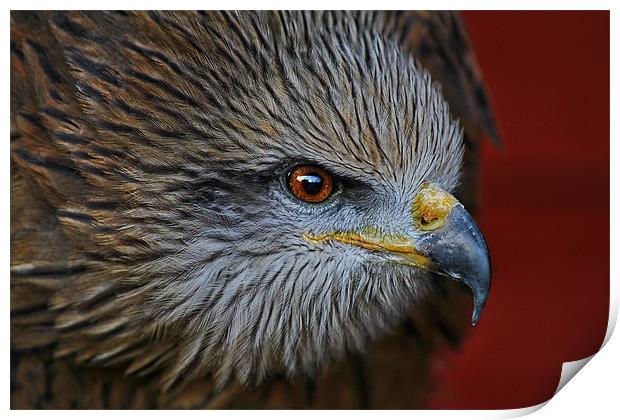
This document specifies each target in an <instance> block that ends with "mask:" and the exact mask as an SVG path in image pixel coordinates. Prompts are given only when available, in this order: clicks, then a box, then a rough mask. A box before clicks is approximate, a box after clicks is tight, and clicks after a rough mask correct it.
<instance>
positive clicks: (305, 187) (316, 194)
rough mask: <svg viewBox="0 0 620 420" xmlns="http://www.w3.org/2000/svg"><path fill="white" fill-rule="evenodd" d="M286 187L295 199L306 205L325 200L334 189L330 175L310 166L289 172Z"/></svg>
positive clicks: (299, 167) (303, 166)
mask: <svg viewBox="0 0 620 420" xmlns="http://www.w3.org/2000/svg"><path fill="white" fill-rule="evenodd" d="M288 187H289V189H290V191H291V193H293V195H294V196H295V197H297V198H299V199H300V200H302V201H305V202H307V203H320V202H322V201H325V200H327V198H329V196H330V195H331V194H332V192H333V189H334V188H333V181H332V177H331V175H330V174H329V173H327V172H326V171H325V170H323V169H321V168H319V167H316V166H311V165H302V166H298V167H296V168H294V169H293V170H291V172H290V173H289V175H288Z"/></svg>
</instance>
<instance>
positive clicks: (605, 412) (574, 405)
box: [0, 0, 620, 420]
mask: <svg viewBox="0 0 620 420" xmlns="http://www.w3.org/2000/svg"><path fill="white" fill-rule="evenodd" d="M619 4H620V3H618V2H617V1H615V0H607V1H604V0H590V1H587V2H585V1H574V0H568V1H567V0H565V1H563V2H561V3H559V2H557V1H550V0H544V1H536V0H522V1H518V2H516V1H502V2H494V1H490V0H485V1H481V0H476V1H467V2H465V1H439V0H435V1H430V0H421V1H416V2H411V1H408V2H404V1H393V0H382V1H381V2H369V1H333V0H331V1H325V0H319V1H312V2H291V1H282V0H271V1H261V2H249V1H241V0H228V1H226V2H225V3H222V2H214V1H188V0H175V1H174V2H164V1H154V0H151V1H144V0H140V1H138V0H125V1H118V0H109V1H106V2H101V1H91V2H88V4H85V2H84V1H76V0H70V1H63V2H58V1H54V2H49V1H48V2H45V1H31V0H23V1H19V2H17V1H12V2H9V5H8V6H9V7H10V8H12V9H49V8H53V9H222V8H227V9H228V8H232V9H237V8H238V9H254V8H261V9H373V8H374V9H378V8H380V9H411V8H416V9H440V10H441V9H443V10H446V9H456V10H461V9H467V10H476V9H490V10H517V9H526V10H558V9H557V6H558V5H561V6H562V7H563V10H611V52H610V53H611V115H612V116H616V117H615V118H612V119H611V127H610V128H611V139H613V140H612V141H611V146H610V147H611V148H610V153H611V165H610V167H611V186H612V187H611V191H610V194H611V215H619V214H620V206H619V190H618V185H619V183H618V178H619V171H620V162H619V161H618V159H619V157H620V147H619V141H620V136H619V135H620V131H619V130H618V117H620V112H619V111H620V109H619V107H618V104H619V102H618V96H619V85H618V75H620V67H619V65H618V52H619V51H620V45H619V42H618V41H619V39H620V38H619V35H620V33H619V27H620V8H619V7H618V5H619ZM171 6H173V7H171ZM4 16H5V17H4V19H5V22H6V26H5V30H4V31H3V32H2V37H3V45H5V49H6V48H7V46H8V45H9V31H8V28H9V26H10V25H9V12H8V10H7V11H6V12H5V15H4ZM4 57H5V60H8V57H9V54H8V53H7V51H6V50H5V54H4ZM1 71H2V72H3V74H4V80H5V83H3V85H2V89H3V93H4V98H5V102H4V106H5V107H6V108H5V109H4V111H3V114H2V115H4V117H5V118H6V120H5V121H6V124H7V125H6V128H5V131H4V132H5V133H7V134H8V132H9V131H10V130H9V126H10V123H9V107H10V103H9V101H10V93H9V80H10V78H9V65H8V63H6V62H5V65H4V66H3V67H2V69H1ZM5 144H7V146H5V147H4V148H3V149H2V154H3V159H4V160H3V162H4V163H5V166H4V167H3V171H4V182H3V183H2V184H1V185H2V193H3V195H2V196H3V197H7V198H5V200H4V205H3V206H2V215H3V218H2V221H3V231H4V235H3V241H2V262H3V267H8V266H9V223H10V222H9V215H10V208H9V200H8V197H9V196H10V185H9V177H10V175H9V165H8V154H9V147H8V141H6V143H5ZM5 154H6V155H5ZM614 187H615V189H614ZM610 223H611V267H610V268H611V271H610V273H611V293H610V296H611V302H610V320H609V324H608V329H607V334H606V336H605V344H604V348H603V349H602V350H601V351H600V353H599V354H597V355H596V356H595V357H593V358H591V360H592V361H591V362H590V363H588V364H587V366H586V367H585V368H584V369H583V370H584V371H583V372H582V373H580V374H579V379H578V380H574V381H570V382H569V383H568V384H566V386H565V387H564V388H562V387H561V386H560V387H558V390H560V389H561V391H560V392H559V393H558V395H557V396H555V397H553V398H552V399H551V400H550V401H549V402H548V403H543V404H540V405H538V406H534V407H529V408H523V409H518V410H489V411H482V410H473V411H443V410H438V411H415V412H409V411H391V412H389V413H387V414H388V415H390V416H394V417H398V418H410V417H411V416H415V417H416V418H420V419H427V418H431V419H449V418H459V419H462V418H471V419H481V418H506V417H516V416H522V415H526V414H530V413H533V412H534V413H535V414H533V415H534V416H535V417H536V418H542V419H546V418H559V417H561V418H563V419H573V418H575V419H582V418H583V417H584V416H594V418H610V417H614V416H616V415H617V414H618V411H619V410H618V404H617V401H618V400H617V398H618V395H617V393H618V384H619V381H618V374H619V373H620V369H619V366H620V362H619V360H618V359H619V357H618V356H619V355H620V343H619V341H618V338H617V337H616V338H613V337H612V332H613V329H614V327H615V324H616V319H617V313H618V296H619V293H618V292H619V291H620V289H619V287H618V279H619V278H620V270H619V260H618V258H617V257H618V256H619V254H618V249H619V248H618V227H619V225H618V221H617V218H616V219H614V217H613V216H612V218H611V221H610ZM7 271H8V270H7ZM7 271H5V273H6V272H7ZM3 293H5V295H4V299H3V301H4V302H5V308H6V310H5V314H6V315H5V317H6V318H5V319H4V323H3V324H2V335H3V337H4V338H5V339H4V343H5V344H4V345H3V346H2V348H1V350H0V351H1V352H2V359H3V361H4V364H3V375H2V378H3V380H2V381H1V385H0V386H1V389H0V395H1V396H2V398H3V399H2V401H3V406H4V409H5V410H6V411H8V410H9V407H10V374H9V372H10V367H9V359H10V356H9V344H8V343H9V342H10V337H9V316H8V308H9V303H10V298H9V288H8V276H6V277H5V288H4V289H3ZM610 338H611V340H610ZM515 351H518V349H515ZM588 360H590V358H588ZM570 366H571V365H569V367H570ZM572 367H573V368H574V367H575V364H572ZM563 375H565V373H564V372H563ZM542 407H544V409H542V410H540V408H542ZM612 413H613V414H612ZM110 414H111V413H110V412H105V411H89V412H88V416H89V417H93V418H101V417H102V416H109V415H110ZM125 414H127V415H132V414H133V412H129V411H127V412H120V413H115V414H112V415H115V416H116V415H125ZM136 414H137V415H144V414H145V413H136ZM382 414H386V413H377V412H375V411H359V412H354V413H353V412H343V411H338V412H330V411H327V412H324V413H320V414H318V413H315V412H313V411H297V412H295V414H294V415H295V416H296V417H298V416H299V417H300V418H304V417H306V418H311V416H316V415H320V416H322V417H323V416H328V417H331V416H334V417H335V416H339V417H340V416H349V415H354V416H355V417H367V418H370V416H372V417H373V418H374V417H375V416H377V415H382ZM10 415H11V416H13V417H15V418H18V417H19V418H23V417H26V418H30V417H34V416H36V417H37V418H39V416H46V417H47V416H49V417H52V418H59V419H61V418H62V419H63V420H64V419H66V418H81V417H82V416H83V415H84V413H82V412H75V411H48V412H29V411H11V412H10ZM148 415H149V416H153V417H154V418H162V419H163V418H168V417H169V416H170V413H167V412H165V411H153V412H150V413H149V414H148ZM174 415H175V416H176V415H183V416H189V417H195V418H202V417H203V416H204V415H209V416H217V417H221V418H233V417H237V416H240V415H251V416H252V418H256V419H261V418H265V419H269V420H272V419H275V418H279V417H281V416H282V417H284V416H285V417H288V416H291V413H287V412H283V411H275V412H274V411H269V412H268V411H253V412H251V413H246V412H234V411H219V412H210V413H209V414H205V413H204V412H201V411H192V412H183V413H178V414H177V413H175V414H174Z"/></svg>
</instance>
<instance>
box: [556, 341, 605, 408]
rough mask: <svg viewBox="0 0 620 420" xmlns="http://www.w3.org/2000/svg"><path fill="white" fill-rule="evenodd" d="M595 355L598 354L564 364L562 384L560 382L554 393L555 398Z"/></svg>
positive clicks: (561, 375) (561, 377) (561, 376)
mask: <svg viewBox="0 0 620 420" xmlns="http://www.w3.org/2000/svg"><path fill="white" fill-rule="evenodd" d="M597 353H598V352H597ZM595 355H596V353H594V354H593V355H591V356H588V357H584V358H583V359H579V360H573V361H572V362H564V363H562V373H561V374H560V382H558V387H557V388H556V389H555V392H554V393H553V397H555V395H556V394H557V393H558V392H560V390H561V389H562V388H564V385H566V384H567V383H568V381H570V380H571V379H572V378H573V376H575V375H576V374H577V372H579V371H580V370H581V368H583V367H584V366H585V365H586V364H587V363H588V362H589V361H590V360H591V359H592V358H593V357H594V356H595ZM553 397H551V398H553Z"/></svg>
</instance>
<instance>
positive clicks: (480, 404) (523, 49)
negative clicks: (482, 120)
mask: <svg viewBox="0 0 620 420" xmlns="http://www.w3.org/2000/svg"><path fill="white" fill-rule="evenodd" d="M462 16H463V18H464V20H465V24H466V26H467V28H468V30H469V32H470V36H471V39H472V42H473V44H474V48H475V50H476V54H477V57H478V61H479V64H480V67H481V69H482V72H483V74H484V76H485V79H486V82H487V86H488V89H489V91H490V95H491V99H492V102H493V104H494V110H495V113H496V119H497V122H498V125H499V130H500V133H501V135H502V140H503V143H504V148H503V150H498V149H497V148H494V147H493V146H492V145H491V144H490V143H489V142H486V144H485V145H484V148H483V156H482V181H483V188H482V193H483V196H482V208H481V213H480V216H479V223H480V226H481V229H482V231H483V232H484V233H485V236H486V238H487V241H488V244H489V248H490V250H491V256H492V261H493V270H494V278H493V289H492V291H491V295H490V297H489V301H488V304H487V307H486V309H485V313H484V314H483V316H482V318H481V321H480V323H479V324H478V326H477V327H475V328H474V329H473V330H472V333H471V335H470V337H469V339H468V340H467V341H466V342H465V344H464V345H463V347H462V349H461V351H460V352H458V353H454V354H451V355H449V357H448V358H446V359H445V360H444V359H442V361H438V363H437V365H436V367H435V375H436V379H437V386H436V389H434V391H433V394H432V396H431V397H432V398H431V401H432V408H444V409H445V408H461V409H463V408H467V409H474V408H478V409H487V408H494V409H499V408H518V407H526V406H531V405H534V404H538V403H540V402H543V401H546V400H548V399H549V398H550V397H551V396H552V395H553V393H554V391H555V389H556V387H557V385H558V381H559V378H560V372H561V367H562V363H563V362H565V361H571V360H576V359H581V358H584V357H586V356H589V355H591V354H593V353H595V352H596V351H597V350H598V349H599V348H600V346H601V344H602V341H603V337H604V336H605V331H606V328H607V319H608V309H609V14H608V13H607V12H463V13H462ZM577 379H578V378H577Z"/></svg>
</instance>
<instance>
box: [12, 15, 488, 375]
mask: <svg viewBox="0 0 620 420" xmlns="http://www.w3.org/2000/svg"><path fill="white" fill-rule="evenodd" d="M42 28H43V29H41V28H40V29H39V30H48V31H50V33H51V34H53V40H54V41H53V42H54V45H56V48H57V50H58V52H57V53H53V54H52V53H50V57H51V58H50V60H51V61H52V62H54V63H55V66H56V69H55V70H50V69H49V68H47V69H46V68H45V67H46V66H45V63H43V64H41V63H38V64H39V66H40V69H39V70H38V71H39V72H40V73H39V76H40V77H41V78H42V79H43V80H47V81H50V80H51V79H54V78H56V79H57V80H51V81H52V82H54V84H55V86H56V89H55V91H54V92H51V93H50V91H49V90H46V89H41V92H39V93H38V94H39V95H41V96H42V97H43V99H40V101H41V102H42V103H45V106H46V107H47V108H46V109H47V110H48V111H47V113H46V112H43V114H44V119H45V123H46V124H47V127H48V130H49V131H48V132H49V135H50V137H51V139H52V142H53V143H54V144H55V145H56V146H55V147H57V148H58V150H60V151H61V152H62V154H63V156H64V157H63V159H65V160H66V161H67V162H68V163H67V165H71V167H72V171H74V172H75V174H76V175H75V177H74V175H73V174H69V175H67V174H61V175H58V177H61V176H62V177H65V178H62V182H60V181H59V182H56V183H53V182H49V183H48V184H49V186H48V187H47V188H50V189H51V190H53V191H54V192H55V194H57V196H58V198H57V199H55V201H54V203H56V204H55V205H56V206H57V207H58V215H59V220H60V221H61V224H62V226H63V229H66V230H67V232H69V233H68V234H67V236H68V237H70V238H71V240H73V241H74V242H73V243H74V244H75V245H74V249H81V248H80V247H82V248H83V249H84V252H83V253H82V254H80V258H79V261H80V264H81V267H83V270H84V271H83V272H82V273H81V275H79V276H74V277H72V279H71V280H70V281H69V282H68V283H67V284H65V285H63V286H62V288H60V289H59V290H58V291H57V292H56V293H55V295H54V296H53V298H52V300H51V302H52V306H53V309H54V310H55V311H57V314H58V317H57V320H56V328H57V329H58V331H59V335H60V338H59V340H58V343H59V344H58V350H57V354H58V355H68V354H74V355H76V357H77V358H78V360H90V361H92V362H101V363H110V364H119V363H125V364H127V365H129V368H128V371H130V372H138V371H140V369H143V368H147V367H148V369H152V370H163V371H164V372H165V378H167V381H168V383H172V382H173V381H174V380H175V378H177V377H179V376H180V375H187V373H188V372H191V373H190V376H195V375H199V374H203V373H206V372H212V373H214V374H215V376H216V377H217V378H218V379H219V380H220V381H222V382H223V381H225V380H228V379H230V378H236V379H238V380H240V381H242V382H246V383H254V382H257V381H260V380H261V379H262V378H264V377H265V376H266V375H268V374H269V372H271V371H272V370H273V369H278V368H281V369H284V370H285V371H286V372H288V373H290V374H293V373H295V372H300V371H301V372H306V373H313V372H315V371H316V370H317V369H319V368H320V367H322V366H323V365H324V364H325V363H326V362H328V361H329V360H331V359H333V358H334V357H337V356H338V355H340V354H341V353H342V352H343V351H344V350H346V349H361V348H363V346H364V345H365V343H367V342H368V340H369V339H372V338H374V337H376V336H378V335H379V334H381V333H382V332H385V331H387V330H389V329H390V328H391V327H393V326H394V325H395V324H396V323H397V322H398V321H400V320H401V319H402V318H403V317H404V316H405V315H406V313H407V310H408V308H410V307H411V306H412V305H416V304H417V303H418V302H420V301H421V300H422V299H424V297H425V296H426V295H427V294H428V293H429V292H431V291H432V289H433V284H434V283H436V282H440V281H445V280H444V279H442V278H441V277H452V278H454V279H456V280H460V281H462V282H464V283H465V284H467V285H468V286H469V287H470V288H471V290H472V292H473V299H474V313H473V321H474V322H476V321H477V319H478V317H479V315H480V311H481V310H482V307H483V306H484V304H485V301H486V297H487V294H488V292H489V287H490V264H489V259H488V255H487V249H486V244H485V241H484V239H483V237H482V235H481V233H480V231H479V230H478V228H477V227H476V224H475V223H474V221H473V220H472V218H471V217H470V216H469V214H468V213H467V211H466V210H465V209H464V207H463V205H462V204H460V203H459V201H458V200H457V199H456V198H455V197H454V196H453V195H452V194H451V192H453V191H454V189H455V187H456V186H457V184H458V183H459V171H460V168H461V164H462V158H463V134H462V130H461V128H460V127H459V124H458V123H457V122H456V121H455V120H454V119H453V118H452V117H451V116H450V113H449V110H448V106H447V104H446V102H445V100H444V99H443V97H442V94H441V90H440V87H439V86H438V85H436V84H434V83H433V82H432V80H431V79H430V77H429V75H428V74H427V73H426V72H425V71H423V70H422V69H421V68H420V67H419V66H418V65H417V64H416V62H415V61H414V58H412V57H411V56H410V55H407V54H405V53H404V52H403V51H402V49H401V47H400V46H399V43H398V37H397V34H398V30H399V29H398V28H397V25H396V24H395V23H393V22H391V21H390V20H389V19H388V18H385V17H384V16H382V15H381V14H379V13H374V14H372V13H369V14H364V13H361V14H357V13H339V12H326V13H304V12H299V13H298V12H294V13H275V12H274V13H272V12H239V13H235V12H230V13H215V12H208V13H204V14H200V13H199V14H194V13H181V12H176V13H173V14H167V13H151V14H148V13H136V14H129V15H120V14H119V15H116V14H107V13H106V14H102V13H86V14H64V13H62V14H56V15H54V16H53V17H51V18H50V19H49V21H47V22H45V25H43V27H42ZM31 48H32V49H33V50H32V51H33V52H32V54H33V57H35V60H34V61H36V55H37V51H36V47H35V46H33V47H31ZM40 83H42V86H43V82H40ZM45 101H47V102H45ZM20 153H21V154H20ZM27 153H29V152H28V150H25V149H24V151H19V150H18V151H17V152H15V155H16V159H17V160H18V161H20V159H21V160H27V156H28V155H27ZM63 162H64V161H63ZM51 176H52V175H50V177H51ZM54 176H56V175H54ZM74 178H75V179H74ZM58 179H61V178H58ZM69 188H71V191H72V193H71V194H65V193H64V192H63V191H64V190H68V189H69ZM54 197H56V196H54Z"/></svg>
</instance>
